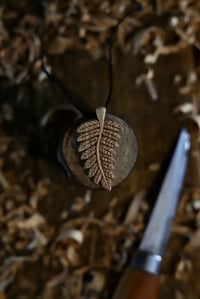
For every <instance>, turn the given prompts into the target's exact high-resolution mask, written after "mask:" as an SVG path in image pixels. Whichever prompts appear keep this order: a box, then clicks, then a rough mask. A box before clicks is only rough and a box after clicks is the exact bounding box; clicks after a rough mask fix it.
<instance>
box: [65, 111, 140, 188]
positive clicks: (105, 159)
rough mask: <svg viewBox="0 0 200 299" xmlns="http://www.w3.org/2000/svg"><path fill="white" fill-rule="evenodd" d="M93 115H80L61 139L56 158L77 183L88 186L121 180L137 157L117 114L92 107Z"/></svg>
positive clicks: (127, 129)
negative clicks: (95, 116) (81, 116)
mask: <svg viewBox="0 0 200 299" xmlns="http://www.w3.org/2000/svg"><path fill="white" fill-rule="evenodd" d="M96 115H97V118H96V119H95V118H94V119H90V120H86V119H84V118H83V119H80V120H79V121H77V122H76V123H74V126H73V127H72V128H71V129H69V130H68V131H67V132H66V134H65V136H64V139H63V143H62V147H61V156H60V160H61V163H62V164H63V166H64V167H65V169H67V172H68V173H69V174H70V175H71V176H72V177H73V178H74V179H75V181H77V182H78V183H80V184H82V185H84V186H86V187H88V188H91V189H95V188H104V189H107V190H111V189H112V187H114V186H116V185H118V184H119V183H121V182H122V181H123V180H124V179H125V178H126V177H127V176H128V174H129V173H130V171H131V170H132V168H133V166H134V164H135V161H136V158H137V152H138V149H137V142H136V137H135V134H134V132H133V130H132V128H130V127H129V126H128V124H127V123H126V122H124V121H123V120H122V119H121V118H119V117H117V116H115V115H112V114H107V113H106V110H105V108H99V109H97V110H96Z"/></svg>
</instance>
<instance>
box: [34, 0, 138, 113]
mask: <svg viewBox="0 0 200 299" xmlns="http://www.w3.org/2000/svg"><path fill="white" fill-rule="evenodd" d="M39 8H40V11H39V13H40V17H41V20H42V30H41V63H42V65H41V68H42V71H43V72H44V73H45V74H46V76H47V77H48V79H49V80H51V81H53V82H54V83H56V85H57V86H58V87H59V88H60V89H61V90H62V92H63V93H64V94H65V96H66V97H67V98H68V99H69V101H70V102H71V103H72V104H73V105H74V106H75V107H76V108H77V109H78V110H79V111H80V112H81V113H82V114H83V115H85V116H88V115H90V114H89V113H87V112H86V111H85V109H84V108H83V107H81V106H80V103H78V102H77V100H76V99H75V98H74V97H73V96H72V94H71V92H70V90H69V89H68V88H66V86H65V85H64V84H63V83H62V82H61V81H60V80H59V79H58V77H57V76H55V75H53V74H51V73H49V71H48V70H47V69H46V67H45V62H44V49H43V46H44V34H45V32H44V31H45V1H44V0H39ZM141 9H142V6H141V5H140V4H139V3H138V2H137V3H136V7H134V9H132V10H131V11H129V12H128V13H127V14H125V15H124V16H123V17H122V18H121V19H119V20H118V22H117V24H116V25H115V26H114V27H113V28H112V31H111V34H110V38H109V42H108V76H109V90H108V96H107V98H106V101H105V107H106V108H107V107H108V104H109V103H110V101H111V97H112V91H113V63H112V47H113V45H112V41H113V35H114V33H115V32H116V30H117V28H118V27H119V25H120V24H121V23H122V22H123V21H124V20H125V19H126V17H128V16H129V15H131V14H132V13H134V12H138V11H141Z"/></svg>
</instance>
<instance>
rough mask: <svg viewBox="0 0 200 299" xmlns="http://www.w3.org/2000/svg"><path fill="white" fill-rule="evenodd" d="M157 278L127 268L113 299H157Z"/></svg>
mask: <svg viewBox="0 0 200 299" xmlns="http://www.w3.org/2000/svg"><path fill="white" fill-rule="evenodd" d="M158 289H159V276H158V275H152V274H149V273H146V272H142V271H136V270H133V269H130V268H128V269H127V270H126V271H125V273H124V274H123V276H122V278H121V280H120V282H119V285H118V286H117V289H116V291H115V292H114V297H113V299H157V298H158Z"/></svg>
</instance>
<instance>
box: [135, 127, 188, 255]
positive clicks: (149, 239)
mask: <svg viewBox="0 0 200 299" xmlns="http://www.w3.org/2000/svg"><path fill="white" fill-rule="evenodd" d="M189 139H190V137H189V133H188V132H187V131H186V130H185V129H182V130H181V132H180V134H179V138H178V141H177V145H176V148H175V150H174V153H173V157H172V159H171V162H170V164H169V167H168V170H167V172H166V175H165V178H164V181H163V183H162V186H161V189H160V192H159V194H158V197H157V200H156V204H155V207H154V209H153V212H152V215H151V218H150V221H149V223H148V226H147V229H146V231H145V233H144V236H143V239H142V242H141V244H140V246H139V251H144V252H150V253H152V254H155V255H159V256H162V255H163V252H164V249H165V247H166V243H167V241H168V239H169V234H170V228H171V225H172V221H173V218H174V216H175V213H176V207H177V203H178V199H179V196H180V192H181V188H182V184H183V180H184V176H185V171H186V166H187V161H188V151H189V148H190V141H189Z"/></svg>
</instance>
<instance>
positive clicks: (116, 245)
mask: <svg viewBox="0 0 200 299" xmlns="http://www.w3.org/2000/svg"><path fill="white" fill-rule="evenodd" d="M0 149H1V159H0V161H1V172H0V183H1V195H0V204H1V209H0V213H1V217H0V228H1V229H0V240H1V248H0V261H1V262H0V269H1V271H0V272H1V276H0V295H1V298H7V296H8V298H9V296H10V295H9V294H15V297H16V298H25V297H24V296H26V291H27V290H28V292H29V298H35V296H36V294H37V296H39V297H40V298H54V296H55V294H56V296H59V298H98V296H99V295H100V294H104V296H105V298H106V297H107V296H108V294H109V292H108V290H109V289H107V288H106V285H107V283H108V282H107V279H108V274H109V273H110V271H111V269H112V271H113V272H114V273H116V274H117V273H119V272H120V271H121V270H122V268H123V267H124V265H125V263H126V262H127V255H128V251H129V250H130V248H131V247H132V246H133V244H134V242H135V241H136V240H137V239H138V236H140V234H141V232H142V230H143V228H144V215H145V213H146V211H147V204H146V203H145V201H144V192H141V193H139V194H138V195H137V196H136V197H135V198H134V199H133V201H132V203H131V205H130V207H129V208H128V209H127V212H126V214H125V216H124V218H123V221H122V222H121V224H119V223H117V219H115V217H114V215H113V210H114V209H115V207H116V206H117V199H115V198H114V199H113V200H112V201H111V203H110V209H109V210H108V211H107V212H106V214H105V216H104V219H102V220H100V219H97V218H95V217H93V216H92V215H90V214H91V212H89V215H88V216H87V217H77V218H71V217H72V215H73V213H75V212H76V213H80V215H81V212H82V210H83V209H84V207H85V206H87V205H88V204H89V203H90V201H91V196H92V193H91V191H89V190H88V191H86V193H85V195H84V196H83V197H77V198H75V200H73V201H74V203H73V205H71V208H70V209H69V210H67V211H63V212H62V213H61V215H60V223H59V225H58V227H57V228H55V226H54V225H53V224H51V223H49V222H48V220H47V218H46V215H45V214H42V212H41V211H40V205H41V203H42V202H43V201H46V200H48V199H47V198H48V196H52V195H51V194H52V192H53V189H56V188H58V187H57V186H56V185H55V183H54V182H53V181H51V180H50V179H49V178H45V177H41V178H38V179H37V180H36V179H34V174H33V173H32V170H31V169H33V168H32V165H31V163H32V162H31V161H30V160H29V157H28V154H27V151H26V148H25V146H24V145H23V141H22V142H21V143H19V142H16V140H12V138H6V137H1V139H0ZM24 164H25V165H26V168H25V169H24V168H23V165H24ZM8 165H9V168H8ZM5 166H6V167H5ZM55 213H56V211H55ZM35 267H40V269H41V273H39V274H38V273H37V277H34V278H33V277H32V275H33V273H34V268H35ZM17 289H18V290H20V291H17ZM16 292H17V293H16ZM18 292H19V293H18ZM67 296H68V297H67Z"/></svg>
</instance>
